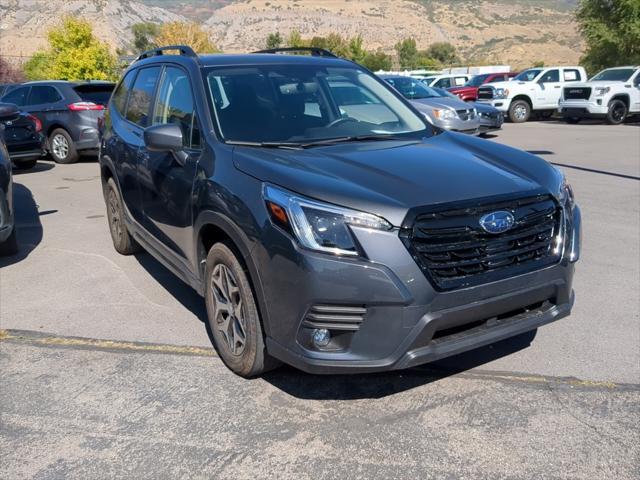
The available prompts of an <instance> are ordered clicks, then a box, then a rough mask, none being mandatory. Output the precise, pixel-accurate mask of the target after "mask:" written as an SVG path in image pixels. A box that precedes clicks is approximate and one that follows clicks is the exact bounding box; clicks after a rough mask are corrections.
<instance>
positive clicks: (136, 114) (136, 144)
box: [114, 66, 160, 225]
mask: <svg viewBox="0 0 640 480" xmlns="http://www.w3.org/2000/svg"><path fill="white" fill-rule="evenodd" d="M134 74H135V79H134V78H133V75H134ZM130 75H131V76H130ZM159 77H160V66H152V67H147V68H141V69H139V70H137V72H136V71H131V72H129V74H127V77H125V79H124V80H123V85H124V83H125V82H128V83H129V84H130V85H131V87H130V88H129V89H126V91H124V92H122V94H123V95H125V96H126V97H125V99H124V100H125V102H126V105H125V107H124V109H123V113H122V118H121V120H122V121H119V122H118V124H117V125H116V123H115V122H114V132H115V133H116V134H117V136H118V137H119V139H118V142H119V145H118V146H117V148H118V158H117V167H116V168H117V169H118V178H119V180H120V191H121V192H122V198H123V199H124V203H125V205H126V208H127V209H128V210H129V212H130V214H131V216H132V217H133V219H134V220H135V221H136V222H138V223H139V224H140V225H142V224H144V221H143V209H142V202H141V197H140V187H139V180H140V177H139V175H138V168H139V164H140V161H141V158H142V157H141V151H142V147H144V141H143V139H142V132H143V131H144V129H145V128H146V127H148V126H149V125H150V124H151V122H150V118H151V107H152V99H153V95H154V93H155V89H156V85H157V83H158V79H159ZM125 86H126V85H125ZM119 94H120V92H117V94H116V95H114V103H116V104H118V103H119V102H122V100H123V99H121V98H120V95H119Z"/></svg>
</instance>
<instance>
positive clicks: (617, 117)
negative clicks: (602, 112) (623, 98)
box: [611, 103, 626, 123]
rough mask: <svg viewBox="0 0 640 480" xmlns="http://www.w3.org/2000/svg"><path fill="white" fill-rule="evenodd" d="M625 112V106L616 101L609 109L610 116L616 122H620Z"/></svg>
mask: <svg viewBox="0 0 640 480" xmlns="http://www.w3.org/2000/svg"><path fill="white" fill-rule="evenodd" d="M625 113H626V107H625V106H624V104H623V103H616V104H615V105H613V108H612V109H611V118H613V120H614V121H615V122H616V123H619V122H622V121H623V120H624V117H625Z"/></svg>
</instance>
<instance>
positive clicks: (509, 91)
mask: <svg viewBox="0 0 640 480" xmlns="http://www.w3.org/2000/svg"><path fill="white" fill-rule="evenodd" d="M586 80H587V72H585V70H584V68H582V67H541V68H530V69H528V70H524V71H523V72H520V73H519V74H518V75H517V76H516V77H514V78H513V79H511V80H508V81H505V82H497V83H492V84H491V85H482V86H481V87H480V88H478V102H481V103H487V104H490V105H491V106H493V107H495V108H497V109H498V110H500V111H502V112H505V113H506V114H507V115H508V116H509V120H511V121H512V122H514V123H522V122H526V121H527V120H529V117H531V113H532V112H536V113H538V114H540V115H541V116H543V117H550V116H551V115H553V112H554V111H555V110H556V109H557V108H558V101H559V100H560V96H561V95H562V88H563V87H565V86H568V85H570V84H573V83H576V82H585V81H586Z"/></svg>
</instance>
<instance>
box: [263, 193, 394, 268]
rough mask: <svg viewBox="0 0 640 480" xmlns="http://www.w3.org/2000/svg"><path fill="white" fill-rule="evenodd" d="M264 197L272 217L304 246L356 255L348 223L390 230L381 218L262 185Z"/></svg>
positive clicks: (355, 246)
mask: <svg viewBox="0 0 640 480" xmlns="http://www.w3.org/2000/svg"><path fill="white" fill-rule="evenodd" d="M263 192H264V193H263V194H264V199H265V202H266V204H267V210H268V211H269V215H270V216H271V220H272V221H273V222H274V223H275V224H276V225H278V226H280V227H281V228H283V229H284V230H286V231H288V232H289V233H291V234H292V235H293V236H294V237H295V238H296V239H297V240H298V242H300V244H301V245H302V246H303V247H306V248H309V249H311V250H315V251H318V252H325V253H333V254H335V255H359V254H360V252H359V251H358V247H357V244H356V241H355V239H354V237H353V234H352V233H351V229H350V228H349V226H350V225H353V226H357V227H365V228H373V229H376V230H391V229H392V228H393V226H392V225H391V224H390V223H389V222H387V221H386V220H385V219H384V218H380V217H378V216H376V215H372V214H370V213H364V212H359V211H357V210H350V209H347V208H342V207H338V206H335V205H331V204H327V203H322V202H318V201H316V200H311V199H308V198H304V197H302V196H298V195H296V194H294V193H291V192H287V191H285V190H281V189H280V188H277V187H274V186H272V185H265V186H264V190H263Z"/></svg>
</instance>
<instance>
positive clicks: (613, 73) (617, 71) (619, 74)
mask: <svg viewBox="0 0 640 480" xmlns="http://www.w3.org/2000/svg"><path fill="white" fill-rule="evenodd" d="M633 72H635V70H634V69H633V68H610V69H608V70H603V71H601V72H600V73H598V74H597V75H596V76H595V77H593V78H592V79H591V81H592V82H597V81H598V80H605V81H607V80H608V81H612V82H626V81H627V80H629V79H630V78H631V75H633Z"/></svg>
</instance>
